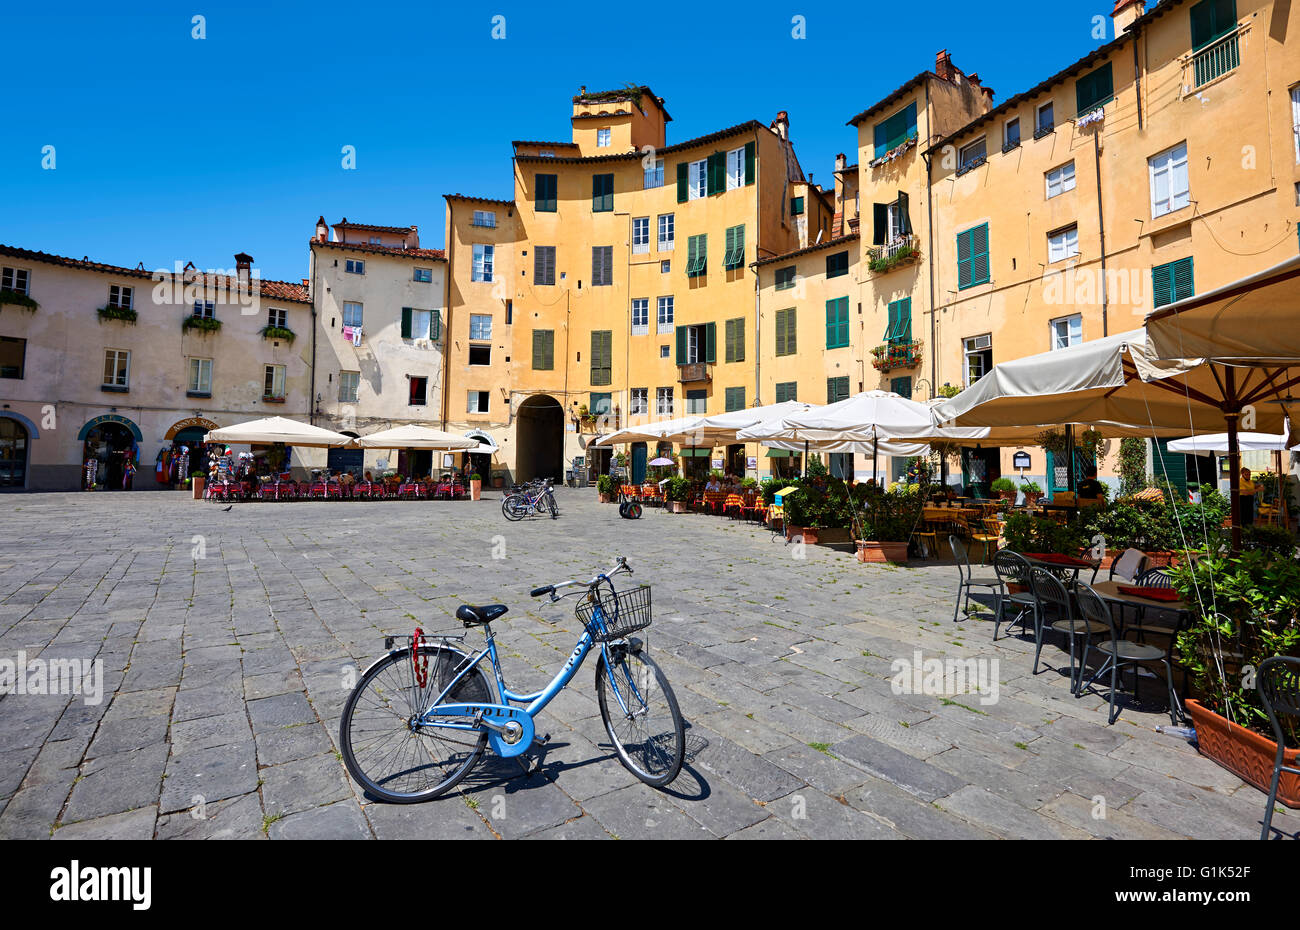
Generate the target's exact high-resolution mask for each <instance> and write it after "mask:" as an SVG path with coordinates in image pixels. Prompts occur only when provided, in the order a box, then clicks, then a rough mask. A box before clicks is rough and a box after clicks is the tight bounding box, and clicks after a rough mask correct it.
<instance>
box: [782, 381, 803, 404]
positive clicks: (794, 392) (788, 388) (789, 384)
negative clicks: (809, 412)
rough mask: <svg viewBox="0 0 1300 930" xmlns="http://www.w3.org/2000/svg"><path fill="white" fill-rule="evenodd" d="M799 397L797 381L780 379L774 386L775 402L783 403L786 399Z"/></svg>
mask: <svg viewBox="0 0 1300 930" xmlns="http://www.w3.org/2000/svg"><path fill="white" fill-rule="evenodd" d="M798 399H799V382H797V381H782V382H780V383H778V384H777V386H776V402H777V403H778V404H784V403H785V402H786V401H787V400H798Z"/></svg>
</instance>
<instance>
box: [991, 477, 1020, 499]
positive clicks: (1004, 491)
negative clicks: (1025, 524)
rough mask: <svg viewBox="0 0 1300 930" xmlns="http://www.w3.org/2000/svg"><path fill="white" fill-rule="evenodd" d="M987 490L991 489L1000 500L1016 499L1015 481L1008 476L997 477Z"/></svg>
mask: <svg viewBox="0 0 1300 930" xmlns="http://www.w3.org/2000/svg"><path fill="white" fill-rule="evenodd" d="M989 490H990V491H992V492H993V493H994V494H995V495H996V496H997V497H998V498H999V499H1000V500H1004V501H1014V500H1015V499H1016V483H1015V482H1014V481H1012V480H1011V479H1010V478H998V479H996V480H995V481H994V482H993V483H992V484H991V485H989Z"/></svg>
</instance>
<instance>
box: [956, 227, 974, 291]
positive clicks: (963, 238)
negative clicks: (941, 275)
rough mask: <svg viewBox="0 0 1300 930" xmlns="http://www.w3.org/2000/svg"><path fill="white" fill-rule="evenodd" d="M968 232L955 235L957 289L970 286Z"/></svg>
mask: <svg viewBox="0 0 1300 930" xmlns="http://www.w3.org/2000/svg"><path fill="white" fill-rule="evenodd" d="M970 269H971V261H970V230H967V231H966V232H959V233H957V289H958V290H961V289H962V288H964V287H970V286H971V272H970Z"/></svg>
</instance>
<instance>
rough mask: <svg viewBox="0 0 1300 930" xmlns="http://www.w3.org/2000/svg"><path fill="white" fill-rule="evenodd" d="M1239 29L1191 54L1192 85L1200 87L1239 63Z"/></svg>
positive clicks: (1221, 75)
mask: <svg viewBox="0 0 1300 930" xmlns="http://www.w3.org/2000/svg"><path fill="white" fill-rule="evenodd" d="M1239 35H1240V33H1239V30H1236V29H1234V30H1233V31H1232V32H1230V33H1229V34H1228V35H1226V36H1224V37H1223V38H1221V39H1219V40H1217V41H1215V42H1213V43H1211V44H1210V45H1207V46H1206V47H1205V48H1203V49H1201V50H1200V51H1199V52H1197V53H1196V54H1195V55H1193V56H1192V87H1193V88H1197V87H1202V86H1204V85H1206V84H1208V83H1210V82H1211V81H1213V80H1215V79H1216V78H1221V77H1223V76H1224V75H1225V74H1227V73H1228V72H1229V71H1232V70H1233V69H1235V68H1236V67H1237V66H1238V65H1240V64H1241V43H1240V42H1239V41H1238V37H1239Z"/></svg>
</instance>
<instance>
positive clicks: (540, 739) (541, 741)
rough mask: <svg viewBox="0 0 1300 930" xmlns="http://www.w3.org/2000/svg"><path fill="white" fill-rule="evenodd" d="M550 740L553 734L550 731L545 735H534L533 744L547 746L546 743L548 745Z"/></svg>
mask: <svg viewBox="0 0 1300 930" xmlns="http://www.w3.org/2000/svg"><path fill="white" fill-rule="evenodd" d="M550 741H551V734H549V733H547V734H546V735H545V736H534V737H533V745H534V746H545V745H546V744H547V743H549V742H550Z"/></svg>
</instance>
